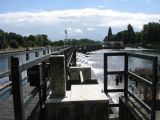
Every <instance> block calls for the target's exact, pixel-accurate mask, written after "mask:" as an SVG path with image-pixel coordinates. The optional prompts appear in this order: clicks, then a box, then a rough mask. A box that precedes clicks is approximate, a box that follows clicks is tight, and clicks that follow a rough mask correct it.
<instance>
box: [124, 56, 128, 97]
mask: <svg viewBox="0 0 160 120" xmlns="http://www.w3.org/2000/svg"><path fill="white" fill-rule="evenodd" d="M124 57H125V60H124V62H125V64H124V71H125V74H124V97H125V98H127V97H128V54H127V53H125V54H124Z"/></svg>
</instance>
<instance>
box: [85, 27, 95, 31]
mask: <svg viewBox="0 0 160 120" xmlns="http://www.w3.org/2000/svg"><path fill="white" fill-rule="evenodd" d="M92 30H94V28H87V29H86V31H92Z"/></svg>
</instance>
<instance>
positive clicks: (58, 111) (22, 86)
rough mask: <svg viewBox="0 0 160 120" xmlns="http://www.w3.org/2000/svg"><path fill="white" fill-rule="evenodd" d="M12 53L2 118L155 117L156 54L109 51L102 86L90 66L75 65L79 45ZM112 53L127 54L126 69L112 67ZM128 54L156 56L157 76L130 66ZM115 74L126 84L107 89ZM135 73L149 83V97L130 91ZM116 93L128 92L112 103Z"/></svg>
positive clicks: (102, 119)
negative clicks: (141, 73) (115, 112)
mask: <svg viewBox="0 0 160 120" xmlns="http://www.w3.org/2000/svg"><path fill="white" fill-rule="evenodd" d="M4 56H6V54H2V55H1V56H0V57H4ZM7 56H8V57H9V59H8V61H9V62H8V66H9V67H8V70H7V71H6V72H3V73H2V74H1V75H0V78H1V79H3V78H6V79H7V80H8V81H7V82H5V84H4V85H3V86H1V89H0V98H1V102H0V108H1V112H0V119H2V120H14V119H15V120H108V119H110V120H111V119H112V120H118V119H119V120H143V119H144V120H156V111H157V110H158V108H157V107H156V103H157V101H156V83H157V57H154V56H147V55H140V54H131V53H105V54H104V88H100V87H99V85H98V82H97V81H96V80H93V79H92V78H91V70H90V68H85V67H84V68H83V67H77V66H76V50H75V48H74V47H69V46H66V47H58V48H43V49H41V50H32V51H25V52H24V51H23V52H19V53H17V54H13V53H10V54H9V55H7ZM20 56H23V57H24V58H23V60H24V61H22V58H21V57H20ZM109 56H123V57H124V70H123V71H118V70H116V71H109V70H108V57H109ZM129 57H136V58H142V59H146V60H149V61H151V62H152V80H147V79H145V78H142V77H141V76H138V75H136V74H135V73H134V72H132V71H130V70H129V69H128V59H129ZM113 74H116V75H118V74H121V75H123V76H124V88H123V89H108V87H107V86H108V75H113ZM131 77H132V78H134V80H135V79H136V81H137V82H140V83H143V84H145V85H146V86H147V87H149V89H150V90H151V93H150V94H151V98H150V99H148V100H141V99H139V98H138V97H137V96H136V95H135V94H134V93H133V92H132V91H130V89H129V87H128V84H129V80H130V79H129V78H131ZM111 92H114V93H115V92H122V93H124V95H123V96H121V97H120V98H119V104H113V103H109V96H108V94H109V93H111ZM6 96H7V97H6ZM112 107H118V108H119V115H118V116H119V117H117V118H110V116H109V114H110V111H111V108H112ZM157 120H158V119H157Z"/></svg>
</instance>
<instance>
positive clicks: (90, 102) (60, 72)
mask: <svg viewBox="0 0 160 120" xmlns="http://www.w3.org/2000/svg"><path fill="white" fill-rule="evenodd" d="M64 59H65V57H64V56H62V55H55V56H51V58H50V63H51V87H52V88H51V89H52V91H51V94H50V95H49V96H48V98H47V100H46V105H45V119H46V120H108V113H109V100H108V97H107V96H106V95H105V93H104V92H103V90H102V89H101V88H100V86H99V85H98V84H93V83H92V84H88V83H87V84H79V85H78V84H76V85H71V89H70V90H69V91H66V87H65V85H66V82H67V81H66V78H65V76H66V75H65V74H66V72H65V64H64ZM73 71H78V72H77V73H80V75H78V76H80V79H83V78H85V79H86V78H87V79H88V80H89V79H90V80H91V78H89V77H91V75H90V74H91V73H90V68H77V69H76V67H74V68H72V70H71V71H70V72H71V76H72V78H74V79H75V78H76V76H74V77H73V75H75V74H72V72H73ZM84 71H85V72H84ZM77 73H76V74H77ZM82 77H83V78H82ZM77 78H79V77H77ZM85 79H84V80H85ZM60 91H61V92H60Z"/></svg>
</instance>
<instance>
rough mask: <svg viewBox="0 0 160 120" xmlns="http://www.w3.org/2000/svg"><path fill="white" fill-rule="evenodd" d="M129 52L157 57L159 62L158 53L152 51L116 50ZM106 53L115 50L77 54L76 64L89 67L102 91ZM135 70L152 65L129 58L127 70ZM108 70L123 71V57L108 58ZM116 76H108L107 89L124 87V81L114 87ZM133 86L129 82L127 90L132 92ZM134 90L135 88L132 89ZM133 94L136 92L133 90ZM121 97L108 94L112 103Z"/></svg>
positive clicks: (159, 55) (145, 61)
mask: <svg viewBox="0 0 160 120" xmlns="http://www.w3.org/2000/svg"><path fill="white" fill-rule="evenodd" d="M119 51H122V52H131V53H142V54H148V55H154V56H158V60H159V61H160V53H158V52H153V51H152V50H146V49H129V48H128V49H123V50H118V51H117V52H119ZM108 52H116V50H112V49H102V50H98V51H93V52H89V53H87V54H82V53H77V64H78V65H79V66H90V67H91V68H92V71H93V72H94V73H95V74H96V79H97V80H98V82H99V84H100V86H101V88H102V89H103V86H104V85H103V81H104V80H103V79H104V75H103V74H104V73H103V70H104V62H103V57H104V56H103V55H104V53H108ZM136 68H144V69H146V68H147V69H151V68H152V63H151V62H150V61H147V60H144V59H139V58H134V57H131V58H129V70H130V71H134V70H135V69H136ZM108 70H109V71H121V70H124V57H122V56H112V57H109V58H108ZM115 78H116V76H115V75H110V76H108V89H118V88H123V87H124V81H122V82H121V83H119V84H118V85H116V81H115ZM133 86H135V82H133V81H130V82H129V88H130V89H132V90H133ZM134 88H135V87H134ZM134 92H138V91H137V90H135V91H134ZM120 95H123V94H122V93H110V94H109V96H110V97H111V98H112V101H111V102H113V103H118V102H119V101H118V97H119V96H120ZM158 95H160V93H158Z"/></svg>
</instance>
